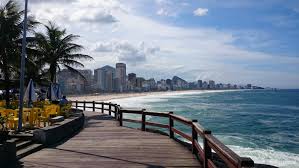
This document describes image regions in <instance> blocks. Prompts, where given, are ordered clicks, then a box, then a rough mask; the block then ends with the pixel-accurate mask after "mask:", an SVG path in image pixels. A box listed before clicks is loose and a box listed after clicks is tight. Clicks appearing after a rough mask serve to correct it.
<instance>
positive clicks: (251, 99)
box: [115, 90, 299, 167]
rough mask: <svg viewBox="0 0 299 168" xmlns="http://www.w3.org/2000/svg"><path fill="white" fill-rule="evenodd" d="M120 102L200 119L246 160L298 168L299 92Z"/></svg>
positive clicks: (174, 95) (214, 94) (169, 96)
mask: <svg viewBox="0 0 299 168" xmlns="http://www.w3.org/2000/svg"><path fill="white" fill-rule="evenodd" d="M115 102H117V103H119V104H121V105H122V106H126V107H140V108H144V107H145V108H146V109H147V110H148V111H173V112H174V113H175V114H178V115H182V116H185V117H187V118H190V119H197V120H198V121H199V123H200V124H201V125H203V126H204V127H205V128H207V129H210V130H212V133H213V134H214V135H216V137H218V138H219V139H220V140H221V141H222V142H223V143H224V144H225V145H227V146H229V147H230V148H232V149H233V150H234V151H235V152H236V153H238V154H240V155H241V156H248V157H251V158H252V159H253V160H254V161H255V162H256V163H263V164H272V165H276V166H279V167H299V90H278V91H270V90H248V91H220V92H219V91H218V92H205V93H202V92H197V91H194V92H187V93H166V94H165V95H157V96H145V97H135V98H127V99H120V100H115ZM131 117H132V116H131ZM149 120H154V121H159V122H167V121H163V120H160V119H158V118H150V119H149ZM177 127H178V128H179V129H181V130H184V131H188V130H189V129H188V128H187V127H184V126H182V125H177Z"/></svg>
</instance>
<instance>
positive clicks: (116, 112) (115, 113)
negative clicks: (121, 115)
mask: <svg viewBox="0 0 299 168" xmlns="http://www.w3.org/2000/svg"><path fill="white" fill-rule="evenodd" d="M117 116H118V105H117V104H115V105H114V118H115V120H117Z"/></svg>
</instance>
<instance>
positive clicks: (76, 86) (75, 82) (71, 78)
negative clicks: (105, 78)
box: [57, 69, 93, 94]
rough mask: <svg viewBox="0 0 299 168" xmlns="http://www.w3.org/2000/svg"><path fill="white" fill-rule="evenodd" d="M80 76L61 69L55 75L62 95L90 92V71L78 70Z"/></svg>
mask: <svg viewBox="0 0 299 168" xmlns="http://www.w3.org/2000/svg"><path fill="white" fill-rule="evenodd" d="M78 71H79V72H80V73H81V75H83V76H84V78H85V80H84V78H82V76H81V75H79V74H77V73H73V72H71V71H70V70H68V69H63V70H61V71H60V72H59V73H58V74H57V79H58V83H59V84H60V87H61V91H62V92H63V93H76V94H78V93H86V92H90V91H91V90H92V88H91V86H92V78H93V76H92V71H91V70H89V69H84V70H78Z"/></svg>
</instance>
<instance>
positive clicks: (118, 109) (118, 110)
mask: <svg viewBox="0 0 299 168" xmlns="http://www.w3.org/2000/svg"><path fill="white" fill-rule="evenodd" d="M119 112H120V105H117V118H116V119H117V120H119V117H120V113H119Z"/></svg>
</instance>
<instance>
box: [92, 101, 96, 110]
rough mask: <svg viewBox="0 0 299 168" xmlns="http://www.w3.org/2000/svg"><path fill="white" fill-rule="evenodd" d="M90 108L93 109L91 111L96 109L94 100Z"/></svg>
mask: <svg viewBox="0 0 299 168" xmlns="http://www.w3.org/2000/svg"><path fill="white" fill-rule="evenodd" d="M92 110H93V112H95V111H96V103H95V102H94V101H93V102H92Z"/></svg>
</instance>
